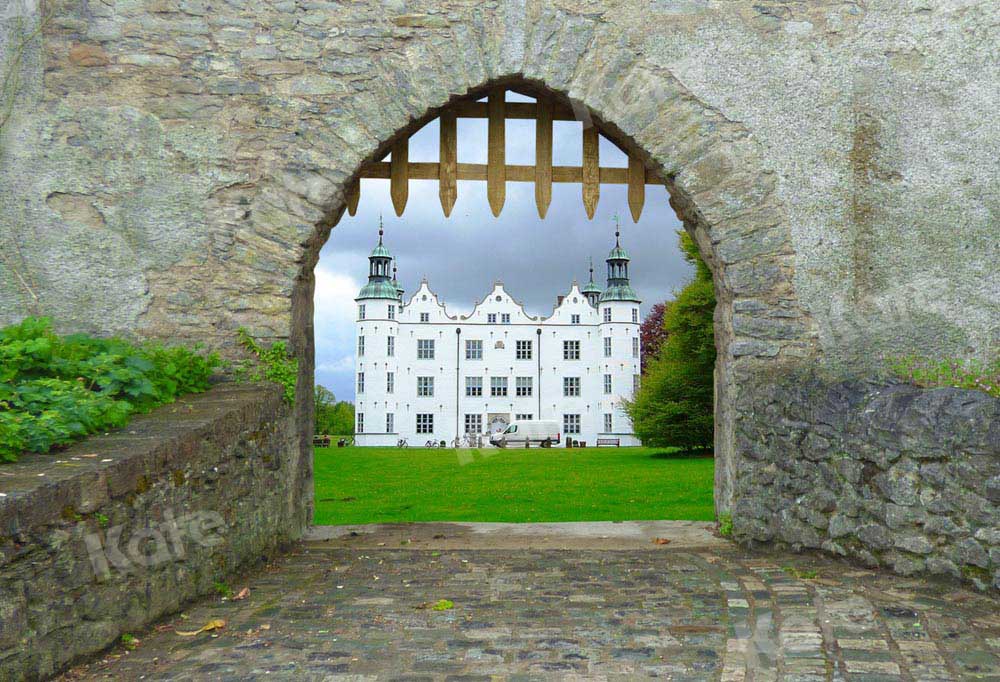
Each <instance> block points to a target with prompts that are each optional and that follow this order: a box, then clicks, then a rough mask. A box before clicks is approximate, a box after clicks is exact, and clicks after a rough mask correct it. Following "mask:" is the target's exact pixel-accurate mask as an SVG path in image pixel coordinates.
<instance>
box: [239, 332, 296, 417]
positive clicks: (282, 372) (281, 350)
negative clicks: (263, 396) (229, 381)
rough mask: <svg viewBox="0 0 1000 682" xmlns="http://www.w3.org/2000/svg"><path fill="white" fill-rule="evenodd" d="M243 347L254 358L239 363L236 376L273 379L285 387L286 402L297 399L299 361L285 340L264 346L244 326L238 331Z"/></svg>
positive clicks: (259, 379) (251, 378)
mask: <svg viewBox="0 0 1000 682" xmlns="http://www.w3.org/2000/svg"><path fill="white" fill-rule="evenodd" d="M236 334H237V339H238V340H239V343H240V345H241V346H243V348H245V349H246V350H248V351H249V352H250V353H251V354H252V355H253V356H254V359H253V360H245V361H243V362H241V363H239V364H238V365H237V366H236V368H235V370H236V378H237V379H238V380H240V381H273V382H275V383H278V384H281V385H282V386H284V387H285V402H287V403H289V404H291V403H292V402H293V401H294V400H295V384H296V382H297V381H298V379H299V361H298V360H297V359H295V358H294V357H293V356H292V355H291V354H289V352H288V348H287V346H286V345H285V342H284V341H275V342H274V343H273V344H271V345H270V346H266V347H265V346H263V345H261V344H260V343H259V342H257V341H256V340H254V338H253V337H252V336H250V332H248V331H247V330H246V329H243V328H242V327H241V328H240V329H239V330H238V331H237V332H236Z"/></svg>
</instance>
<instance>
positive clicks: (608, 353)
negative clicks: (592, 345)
mask: <svg viewBox="0 0 1000 682" xmlns="http://www.w3.org/2000/svg"><path fill="white" fill-rule="evenodd" d="M604 357H606V358H610V357H611V337H610V336H605V337H604Z"/></svg>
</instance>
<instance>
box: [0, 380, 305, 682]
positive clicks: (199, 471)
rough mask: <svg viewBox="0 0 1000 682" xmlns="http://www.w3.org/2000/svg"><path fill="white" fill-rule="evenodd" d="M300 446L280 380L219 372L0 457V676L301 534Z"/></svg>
mask: <svg viewBox="0 0 1000 682" xmlns="http://www.w3.org/2000/svg"><path fill="white" fill-rule="evenodd" d="M299 457H300V451H299V444H298V433H297V430H296V427H295V421H294V418H293V416H292V412H291V408H290V407H289V406H287V405H286V404H285V402H284V401H283V399H282V390H281V388H280V387H278V386H276V385H273V384H252V385H236V384H221V385H219V386H216V387H214V388H212V389H211V390H210V391H208V392H206V393H203V394H199V395H192V396H187V397H185V398H183V399H181V400H179V401H177V402H176V403H173V404H171V405H166V406H163V407H160V408H158V409H157V410H154V411H153V412H152V413H150V414H148V415H143V416H139V417H137V418H135V419H134V420H133V421H132V422H131V423H130V424H129V425H128V426H127V427H125V428H124V429H122V430H120V431H118V432H114V433H109V434H106V435H103V436H98V437H93V438H89V439H87V440H84V441H81V442H80V443H77V444H75V445H73V446H72V447H70V448H68V449H67V450H64V451H62V452H59V453H57V454H48V455H32V456H28V457H25V458H24V459H23V460H22V461H20V462H17V463H14V464H11V465H5V466H3V467H0V492H3V493H4V495H5V497H3V498H0V679H39V678H42V677H45V676H48V675H51V674H53V673H55V672H57V671H58V670H60V669H61V668H63V667H65V666H66V665H68V664H69V663H71V662H72V661H73V660H75V659H78V658H80V657H83V656H86V655H91V654H94V653H96V652H99V651H101V650H102V649H104V648H106V647H107V646H109V645H111V644H113V643H114V642H115V641H116V640H118V639H119V638H120V637H121V635H122V633H125V632H134V631H136V630H139V629H141V628H142V627H144V626H146V625H148V624H149V623H150V622H152V621H153V620H155V619H157V618H160V617H162V616H164V615H166V614H168V613H171V612H173V611H176V610H177V609H179V608H180V607H181V606H182V605H183V604H184V603H185V602H187V601H189V600H191V599H195V598H197V597H199V596H202V595H205V594H208V593H210V592H211V591H212V590H213V585H214V583H215V582H216V581H219V580H225V579H226V576H228V575H230V574H232V573H234V572H236V571H239V570H241V569H242V568H244V567H246V566H249V565H251V564H253V563H256V562H257V561H259V560H260V559H261V558H266V557H268V556H271V555H273V554H274V553H276V552H277V551H278V550H280V549H281V548H282V547H283V546H286V545H287V544H288V543H290V542H291V541H293V540H295V539H297V538H298V537H300V535H301V534H302V532H303V530H304V529H303V518H302V515H301V514H300V513H298V507H297V504H296V502H297V500H296V496H297V495H298V494H299V492H298V491H297V489H296V488H295V485H294V482H295V481H296V480H297V479H296V475H295V474H296V467H297V466H298V460H299ZM106 460H109V461H106Z"/></svg>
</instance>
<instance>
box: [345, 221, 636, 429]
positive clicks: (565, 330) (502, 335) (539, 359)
mask: <svg viewBox="0 0 1000 682" xmlns="http://www.w3.org/2000/svg"><path fill="white" fill-rule="evenodd" d="M619 239H620V235H619V233H618V232H615V247H614V248H613V249H612V250H611V253H610V254H608V258H607V263H608V280H607V287H606V288H605V289H604V290H603V291H602V290H601V289H600V287H598V286H597V285H596V284H595V283H594V269H593V266H591V268H590V281H589V282H588V283H587V284H586V285H585V286H584V287H583V288H582V289H581V288H580V287H579V286H578V285H577V283H576V282H575V281H574V282H573V285H572V286H571V287H570V290H569V292H568V293H567V294H566V295H564V296H559V297H558V302H557V304H556V307H555V309H554V310H553V311H552V314H551V315H549V316H548V317H541V316H531V315H529V314H528V313H527V312H526V311H525V310H524V307H523V306H522V305H521V304H520V303H518V302H517V301H516V300H514V298H513V297H511V295H510V294H509V293H507V291H506V290H505V289H504V286H503V283H502V282H497V283H496V284H494V286H493V290H492V291H491V292H490V293H489V295H488V296H486V298H484V299H483V300H482V301H480V302H479V303H478V304H476V306H475V309H474V310H473V311H472V312H471V313H470V314H468V315H449V314H448V311H447V310H446V309H445V306H444V304H443V303H442V302H441V301H440V300H439V299H438V297H437V294H435V293H434V292H433V291H431V289H430V287H429V286H428V284H427V281H426V280H424V281H422V282H421V283H420V287H419V288H418V289H417V291H416V293H415V294H413V296H411V297H410V300H409V302H407V303H404V302H403V290H402V289H400V288H399V285H398V284H397V282H396V272H395V267H393V265H392V262H393V259H392V256H391V255H390V254H389V251H388V250H387V249H386V248H385V246H383V244H382V229H381V227H380V228H379V240H378V246H376V247H375V250H374V251H372V253H371V255H370V256H369V257H368V260H369V261H370V267H369V272H368V283H367V284H366V285H365V286H364V287H363V288H362V289H361V292H360V293H359V294H358V297H357V298H356V299H355V300H356V301H357V303H358V321H357V331H358V345H357V358H356V370H357V398H356V414H357V424H356V442H357V444H358V445H396V444H397V442H398V441H399V440H400V439H403V438H405V439H406V440H407V442H408V443H409V444H410V445H424V444H425V443H426V442H427V441H429V440H433V441H435V442H440V441H446V442H447V443H448V444H449V445H450V444H452V442H453V440H454V439H455V437H456V435H457V436H459V437H462V438H464V437H465V434H469V433H472V434H485V433H487V432H490V433H492V432H495V431H499V430H503V429H504V428H506V427H507V425H508V424H509V423H510V422H511V421H512V420H515V419H551V420H555V421H556V422H558V423H559V424H560V425H561V427H562V438H563V441H564V442H565V440H566V438H573V439H574V440H581V441H585V442H586V443H587V444H588V445H594V444H596V440H597V439H598V438H612V439H619V440H620V442H621V445H638V444H639V441H638V439H637V438H636V437H635V435H634V434H633V432H632V424H631V422H630V421H629V419H628V416H627V415H626V414H625V413H624V412H623V411H622V409H621V399H622V398H629V397H631V396H632V394H633V393H634V391H635V390H636V388H637V386H638V382H639V354H640V351H641V349H640V347H639V346H640V340H639V323H640V318H639V303H640V301H639V298H638V296H636V293H635V291H634V290H633V289H632V287H631V286H630V285H629V274H628V264H629V257H628V253H627V252H626V251H625V249H623V248H622V247H621V245H620V244H619Z"/></svg>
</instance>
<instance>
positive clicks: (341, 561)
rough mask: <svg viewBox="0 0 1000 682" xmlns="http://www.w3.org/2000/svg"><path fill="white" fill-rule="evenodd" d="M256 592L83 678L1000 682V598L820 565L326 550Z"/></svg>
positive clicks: (310, 547)
mask: <svg viewBox="0 0 1000 682" xmlns="http://www.w3.org/2000/svg"><path fill="white" fill-rule="evenodd" d="M244 585H247V586H249V588H250V595H249V597H248V598H246V599H243V600H239V601H229V600H226V601H224V600H222V599H221V598H213V599H207V600H205V601H202V602H200V603H198V604H196V605H193V606H192V607H191V608H189V609H188V610H187V612H186V613H185V614H184V615H185V616H186V618H181V617H177V618H175V619H173V620H171V621H169V622H167V623H164V624H162V625H160V626H159V627H158V628H156V629H153V630H152V631H150V632H148V633H145V634H143V633H137V636H138V637H139V638H140V640H141V642H140V644H139V645H138V647H137V648H136V649H135V650H133V651H130V652H127V653H126V652H125V651H124V650H121V649H119V650H116V651H114V652H110V653H109V654H106V655H105V656H104V657H103V658H102V659H100V660H97V661H94V662H92V663H90V664H89V665H85V666H81V667H79V668H77V669H75V670H72V671H70V672H69V673H67V674H66V676H65V679H115V680H137V679H145V680H248V679H269V680H327V681H331V682H332V681H336V680H489V679H509V680H535V679H588V680H634V679H644V678H661V679H668V680H722V681H724V682H742V681H747V682H749V681H761V680H796V681H800V682H811V681H813V680H816V681H819V680H858V681H865V682H881V681H886V682H888V681H890V680H891V681H896V680H906V681H918V680H974V679H981V680H1000V609H998V605H1000V600H997V599H996V598H994V597H991V596H987V595H982V594H977V593H975V592H971V591H968V590H965V589H962V588H959V587H956V586H955V585H952V584H933V583H927V582H922V581H913V580H907V579H904V578H899V577H895V576H891V575H887V574H882V573H876V572H873V571H867V570H863V569H858V568H857V567H855V566H852V565H850V564H846V563H841V562H837V561H832V560H829V559H821V558H817V557H808V556H801V555H790V554H784V555H782V554H762V553H754V554H747V553H744V552H741V551H739V550H735V549H726V548H723V549H721V550H720V549H718V548H715V547H713V548H711V549H703V550H698V549H694V550H692V549H679V550H678V549H672V548H670V547H669V546H665V547H659V546H651V547H650V548H648V549H627V550H618V551H616V550H601V551H595V550H552V549H524V550H513V549H466V550H462V549H442V550H429V549H423V548H421V549H408V548H406V547H403V546H399V545H398V543H397V544H396V546H394V547H390V546H388V545H387V546H386V547H376V548H370V547H358V548H345V547H343V546H337V545H334V544H331V543H328V542H320V541H313V542H307V543H304V544H303V545H301V546H300V547H299V548H298V549H297V550H296V551H295V552H293V553H291V554H289V555H287V556H285V557H283V558H282V559H281V560H280V561H279V562H278V563H276V564H274V565H272V566H269V567H268V568H267V569H265V570H262V571H260V572H257V573H255V574H252V575H251V576H250V577H249V578H248V580H247V581H246V582H243V583H234V584H233V585H232V588H233V589H236V590H239V589H240V588H242V587H243V586H244ZM439 600H449V601H450V602H452V603H453V607H452V608H446V609H442V610H436V609H435V608H434V605H436V604H438V602H439ZM443 606H446V604H445V605H443ZM217 618H221V619H224V620H225V621H226V623H227V624H226V627H225V629H224V630H222V631H220V632H219V633H218V634H200V635H198V636H195V637H182V636H179V635H177V634H175V633H174V631H173V628H174V627H176V628H177V629H180V630H194V629H196V628H198V627H200V626H201V625H202V624H204V623H206V622H208V621H210V620H212V619H217Z"/></svg>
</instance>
